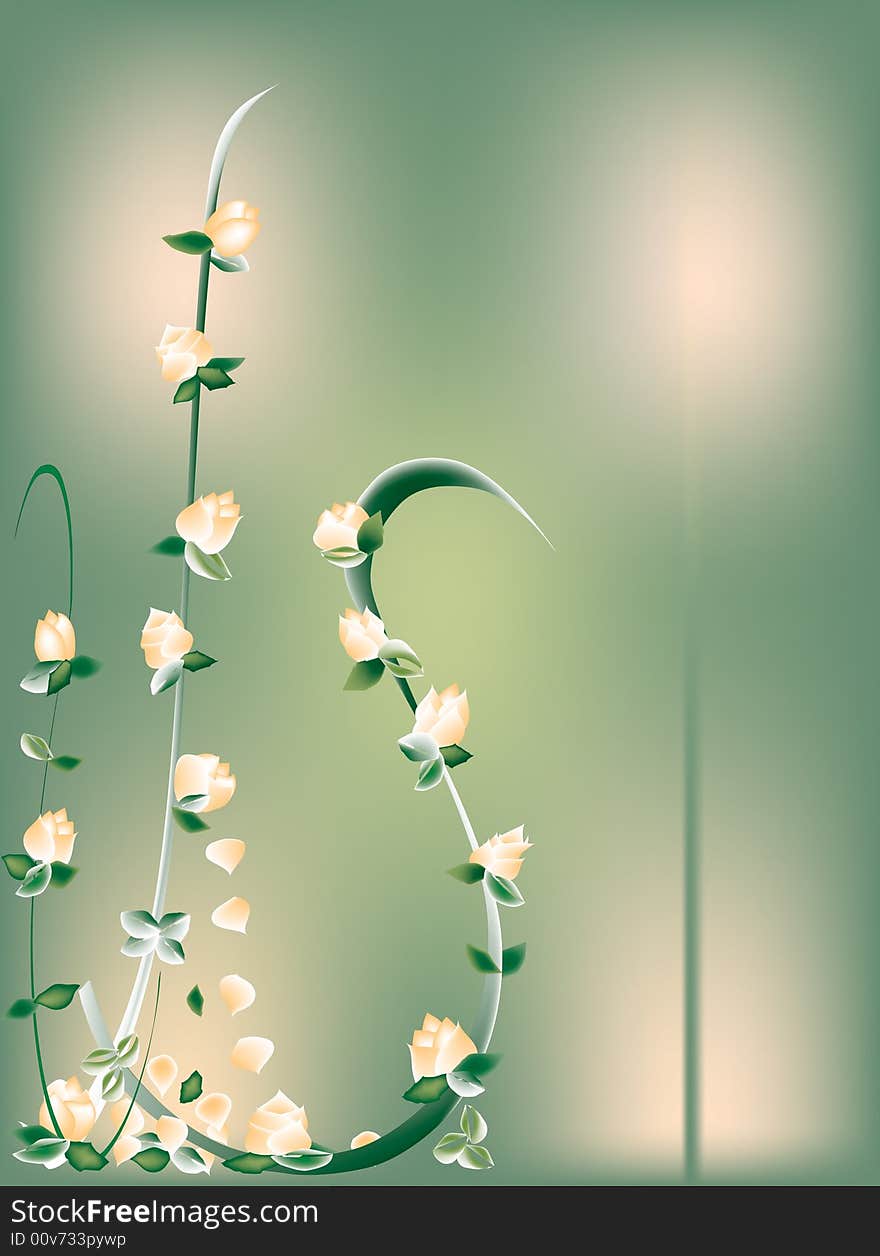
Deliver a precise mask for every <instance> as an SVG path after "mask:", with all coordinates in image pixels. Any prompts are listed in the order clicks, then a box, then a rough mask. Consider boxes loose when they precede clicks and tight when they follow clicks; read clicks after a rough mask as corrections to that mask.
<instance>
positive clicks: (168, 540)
mask: <svg viewBox="0 0 880 1256" xmlns="http://www.w3.org/2000/svg"><path fill="white" fill-rule="evenodd" d="M185 548H186V541H185V540H184V539H183V537H182V536H163V538H162V540H161V541H157V542H156V544H155V545H154V546H153V547H152V549H151V550H150V553H151V554H164V555H166V556H167V557H169V558H180V557H181V555H182V554H183V551H184V549H185Z"/></svg>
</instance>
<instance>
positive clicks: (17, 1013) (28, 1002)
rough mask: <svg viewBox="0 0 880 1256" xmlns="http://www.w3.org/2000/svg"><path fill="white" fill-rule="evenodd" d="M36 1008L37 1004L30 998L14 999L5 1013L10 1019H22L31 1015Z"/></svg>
mask: <svg viewBox="0 0 880 1256" xmlns="http://www.w3.org/2000/svg"><path fill="white" fill-rule="evenodd" d="M36 1010H37V1005H36V1003H34V1002H33V1000H32V999H16V1000H15V1002H14V1003H13V1004H12V1006H11V1007H10V1009H9V1011H8V1012H7V1013H6V1015H7V1016H8V1017H9V1019H10V1020H24V1018H25V1017H26V1016H33V1014H34V1012H35V1011H36Z"/></svg>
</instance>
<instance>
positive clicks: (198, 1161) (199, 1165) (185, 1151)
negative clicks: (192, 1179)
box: [171, 1147, 209, 1173]
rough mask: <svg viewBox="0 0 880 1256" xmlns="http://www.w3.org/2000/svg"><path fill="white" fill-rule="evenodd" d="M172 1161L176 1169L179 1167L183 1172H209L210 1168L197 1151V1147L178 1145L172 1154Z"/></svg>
mask: <svg viewBox="0 0 880 1256" xmlns="http://www.w3.org/2000/svg"><path fill="white" fill-rule="evenodd" d="M171 1163H172V1164H173V1165H174V1167H175V1169H179V1170H180V1172H181V1173H208V1172H209V1169H208V1166H207V1164H206V1163H205V1161H204V1160H203V1159H202V1157H201V1156H200V1155H199V1153H198V1152H197V1151H196V1149H195V1147H178V1148H177V1150H176V1151H174V1152H172V1154H171Z"/></svg>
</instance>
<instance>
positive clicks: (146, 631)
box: [141, 606, 193, 668]
mask: <svg viewBox="0 0 880 1256" xmlns="http://www.w3.org/2000/svg"><path fill="white" fill-rule="evenodd" d="M192 647H193V635H192V633H191V632H187V630H186V628H184V626H183V620H182V619H181V618H180V616H179V615H178V614H176V613H175V612H174V611H157V610H156V608H155V606H151V607H150V613H149V615H148V616H147V622H146V623H145V624H144V626H143V628H142V629H141V649H142V650H143V652H144V658H145V659H146V663H147V667H153V668H156V667H163V666H164V665H165V664H166V663H173V662H175V661H176V660H177V659H182V658H183V656H184V654H188V653H189V651H190V650H191V649H192Z"/></svg>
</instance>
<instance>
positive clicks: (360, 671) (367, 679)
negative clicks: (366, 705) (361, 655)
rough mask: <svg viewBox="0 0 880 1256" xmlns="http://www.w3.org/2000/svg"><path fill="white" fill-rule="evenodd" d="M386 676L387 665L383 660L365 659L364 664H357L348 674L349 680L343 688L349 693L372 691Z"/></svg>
mask: <svg viewBox="0 0 880 1256" xmlns="http://www.w3.org/2000/svg"><path fill="white" fill-rule="evenodd" d="M384 675H385V664H384V663H383V662H382V660H381V659H365V660H364V661H363V662H362V663H355V665H354V667H353V668H352V669H351V671H350V672H349V673H348V680H347V681H346V682H345V684H344V685H343V686H342V687H343V689H345V690H347V691H348V692H349V693H352V692H355V691H358V690H363V689H372V688H373V685H378V683H379V681H380V680H381V679H382V677H383V676H384Z"/></svg>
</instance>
